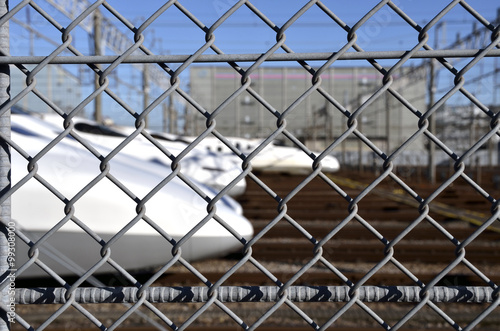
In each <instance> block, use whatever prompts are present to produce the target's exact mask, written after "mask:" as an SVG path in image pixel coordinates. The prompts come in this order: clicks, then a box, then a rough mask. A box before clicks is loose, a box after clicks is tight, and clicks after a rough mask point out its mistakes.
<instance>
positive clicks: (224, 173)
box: [43, 114, 246, 196]
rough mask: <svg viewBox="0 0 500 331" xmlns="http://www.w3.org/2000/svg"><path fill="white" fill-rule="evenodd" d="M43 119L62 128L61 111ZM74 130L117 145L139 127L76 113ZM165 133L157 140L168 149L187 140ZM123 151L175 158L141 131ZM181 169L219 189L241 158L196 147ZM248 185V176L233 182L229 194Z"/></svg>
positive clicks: (152, 158) (151, 158)
mask: <svg viewBox="0 0 500 331" xmlns="http://www.w3.org/2000/svg"><path fill="white" fill-rule="evenodd" d="M43 119H44V120H45V121H47V122H48V123H51V124H53V125H54V127H56V128H57V129H58V130H59V131H61V130H62V125H63V120H62V118H61V117H60V116H59V115H56V114H52V115H47V114H45V115H43ZM72 121H73V122H74V123H75V126H74V131H75V132H76V133H77V134H78V135H80V136H81V137H83V138H85V139H87V140H88V141H90V142H91V144H93V145H96V148H98V149H99V148H100V147H104V148H105V149H108V150H110V149H114V148H116V147H117V146H118V145H119V144H120V143H122V141H123V140H124V139H125V138H126V137H127V136H129V135H131V134H132V133H133V131H135V130H136V129H135V128H133V127H117V126H113V127H110V126H104V125H101V124H98V123H97V122H95V121H91V120H87V119H83V118H80V117H75V118H73V119H72ZM165 137H166V135H165V134H163V135H162V136H161V139H158V141H159V142H160V143H161V145H163V147H165V148H166V149H167V150H168V152H170V153H171V154H173V155H174V156H178V155H179V154H180V153H181V152H182V151H183V150H184V149H186V147H187V144H186V143H184V142H181V141H174V140H168V139H165ZM120 153H121V154H125V155H129V156H132V157H134V158H138V159H141V160H144V161H147V162H154V163H158V164H160V165H163V166H165V167H167V168H170V166H171V163H172V160H171V159H170V158H169V157H168V156H167V155H165V154H164V153H163V152H162V151H161V150H160V149H159V148H158V147H157V146H154V145H153V144H152V143H151V142H150V141H148V140H147V139H146V138H145V137H143V136H142V135H141V134H139V135H138V136H136V137H135V138H134V140H132V141H131V142H129V143H128V144H127V145H126V146H125V147H124V148H123V149H122V150H121V151H120ZM180 165H181V172H182V173H183V174H184V175H186V176H188V177H190V178H192V179H194V180H196V181H197V182H200V183H203V184H205V185H207V186H210V187H213V188H214V189H216V190H218V191H220V190H222V189H223V188H225V187H226V186H227V185H228V184H230V183H231V182H232V181H233V180H234V179H235V178H236V177H237V176H238V175H239V174H240V173H241V160H240V159H239V158H238V157H237V156H236V155H234V154H225V155H221V154H220V153H214V152H211V151H209V150H207V149H204V148H203V149H202V148H196V147H195V148H194V149H193V150H191V151H190V152H189V153H188V154H186V155H185V156H184V157H183V158H182V160H181V161H180ZM245 189H246V181H245V179H241V180H239V181H237V182H235V183H234V185H233V187H232V189H231V190H229V192H228V193H229V194H230V195H232V196H237V195H241V194H243V192H244V191H245Z"/></svg>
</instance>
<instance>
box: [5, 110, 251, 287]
mask: <svg viewBox="0 0 500 331" xmlns="http://www.w3.org/2000/svg"><path fill="white" fill-rule="evenodd" d="M11 126H12V132H11V135H12V140H13V141H14V142H15V143H16V144H17V145H19V146H20V147H21V148H22V149H23V150H24V151H25V152H26V153H27V154H29V156H30V157H31V158H34V157H36V155H38V153H39V152H40V151H41V150H42V149H44V148H45V146H47V144H49V143H50V141H51V140H52V139H53V138H54V136H55V134H54V131H53V129H54V128H53V127H52V125H50V124H47V122H45V121H44V120H41V119H39V118H36V117H34V116H30V115H26V114H13V115H12V124H11ZM98 151H99V153H102V155H101V157H100V158H97V157H96V156H94V155H92V153H91V152H90V151H88V150H87V149H86V148H84V147H82V146H81V144H80V143H78V142H77V141H76V140H74V139H73V138H71V137H68V138H64V139H63V140H62V141H61V142H59V143H57V144H56V145H54V146H53V147H52V148H51V149H50V150H49V151H48V152H47V153H46V154H44V155H43V156H42V157H41V158H40V159H39V160H38V161H37V162H36V167H37V172H36V173H37V175H36V176H37V178H30V179H29V180H28V181H27V182H26V183H25V184H24V185H22V186H20V187H19V188H18V189H17V190H16V191H15V192H14V193H13V194H12V197H11V199H12V220H13V221H15V222H16V227H17V228H18V229H19V230H20V231H21V232H22V233H24V234H25V235H26V236H28V238H30V239H31V240H32V241H33V242H36V240H37V239H38V238H40V237H42V236H43V235H44V234H45V233H47V231H50V230H51V229H52V228H53V227H56V228H58V227H59V225H60V224H63V223H64V224H63V225H62V226H61V227H60V228H58V229H57V231H56V232H55V233H54V234H52V235H51V236H50V237H49V238H48V239H47V240H46V242H45V244H43V245H41V246H40V247H39V248H40V250H39V252H40V260H41V261H42V262H43V263H45V264H46V265H47V266H49V267H50V268H51V269H52V270H54V271H55V272H57V273H58V274H59V275H72V274H81V273H82V272H84V271H85V270H88V269H89V268H91V267H92V266H94V265H95V264H96V263H97V262H98V261H99V260H100V259H101V248H102V245H101V243H102V242H101V243H100V242H99V241H101V240H103V241H104V242H108V241H109V240H110V239H111V238H113V236H115V235H116V234H117V233H118V232H119V231H121V230H122V229H124V228H125V227H126V226H127V224H129V223H130V222H133V221H134V220H137V222H135V223H134V225H133V226H132V227H131V228H130V229H128V230H127V231H126V232H125V233H124V234H123V236H121V237H120V238H118V239H117V240H116V241H115V242H114V243H113V244H112V245H111V246H110V251H109V252H108V253H110V255H109V258H110V259H112V260H113V261H114V262H116V263H117V264H119V265H120V266H121V267H123V268H125V269H126V270H140V269H147V268H151V267H155V266H159V265H163V264H165V263H166V262H167V261H169V259H171V258H172V253H171V251H172V244H171V243H170V242H169V241H168V240H167V239H173V240H175V241H176V242H178V241H179V240H181V238H183V237H184V236H185V235H186V234H187V233H189V232H190V231H191V230H192V229H193V227H195V226H196V225H197V224H198V223H199V222H200V221H202V220H203V219H204V218H205V217H206V216H207V215H208V212H207V205H208V202H207V201H209V200H210V199H211V198H213V197H214V196H215V194H216V192H215V191H214V190H213V189H211V188H209V187H207V186H205V185H203V184H200V183H196V182H194V183H195V184H196V185H197V186H198V187H199V188H200V189H201V191H202V192H203V194H202V196H200V195H199V194H198V193H195V192H194V191H193V190H192V189H191V188H189V187H188V186H187V185H186V184H185V183H184V182H182V181H181V180H180V179H179V178H177V177H175V178H174V179H173V180H171V181H170V182H168V184H166V185H165V186H164V187H163V188H161V189H160V190H159V191H158V192H157V193H156V194H154V195H152V196H151V197H150V198H149V199H148V200H147V201H146V202H145V204H144V207H145V208H144V209H143V210H144V211H145V217H141V216H142V215H140V216H138V214H137V212H138V211H137V210H136V207H137V204H138V202H139V201H142V200H143V199H144V198H145V197H146V196H148V194H149V193H150V192H151V191H152V190H153V189H154V188H155V187H157V185H158V184H159V183H160V182H162V181H163V179H164V178H165V177H167V176H168V175H169V173H171V170H170V169H168V168H167V167H165V166H163V165H159V164H155V163H153V162H144V160H140V159H137V158H134V157H131V156H130V155H125V154H120V153H119V154H117V155H116V156H115V157H113V158H112V159H111V161H110V162H109V173H108V175H107V176H106V177H104V178H102V179H101V180H100V181H98V182H97V184H95V185H94V186H91V187H90V186H88V185H89V183H90V182H93V181H95V180H96V179H97V178H100V177H101V176H102V175H101V161H102V159H103V157H104V156H106V155H107V153H109V150H107V149H106V147H103V146H100V147H99V148H98ZM106 152H107V153H106ZM27 166H28V161H27V160H26V159H25V158H24V157H23V156H21V155H20V154H19V153H18V152H16V151H14V150H13V151H12V182H13V185H15V184H16V183H17V182H19V181H20V180H22V179H23V178H25V177H26V176H29V174H28V170H27ZM107 170H108V169H105V171H107ZM40 182H46V183H48V184H49V185H50V186H51V187H52V191H53V192H51V191H50V190H49V189H48V188H47V187H46V186H44V185H42V184H41V183H40ZM81 190H83V191H85V194H83V195H81V196H80V194H79V192H81ZM54 192H55V193H54ZM68 202H70V203H69V205H70V206H71V208H68ZM215 207H216V218H217V219H218V220H222V221H223V222H224V223H225V225H224V226H223V225H221V223H219V222H218V221H217V220H216V219H215V218H210V220H209V221H208V222H207V223H206V224H205V225H203V226H202V227H201V228H200V229H199V230H198V231H196V232H195V233H194V234H193V235H192V236H191V237H190V239H189V240H187V241H185V242H184V243H183V244H182V245H181V247H180V248H181V256H182V258H184V259H187V260H197V259H204V258H211V257H219V256H224V255H227V254H229V253H231V252H234V251H237V250H239V249H241V248H242V247H243V244H242V243H241V242H240V240H239V238H240V237H241V238H245V239H246V240H248V239H249V238H251V236H252V235H253V228H252V225H251V224H250V222H249V221H248V220H247V219H246V218H245V217H244V216H243V215H242V210H241V206H240V205H239V204H238V203H236V202H235V201H234V200H233V199H232V198H230V197H226V196H224V197H223V198H221V199H220V200H219V201H217V203H216V204H215ZM66 219H69V220H68V221H67V222H65V221H66ZM87 231H89V232H91V233H92V235H89V234H88V233H87ZM235 235H236V236H237V237H238V238H236V237H235ZM20 240H21V239H20V238H18V242H17V245H16V260H17V261H16V262H17V263H16V266H17V268H20V267H21V266H22V265H23V263H24V262H26V261H27V260H28V258H27V252H28V246H27V245H26V244H25V243H24V242H21V241H20ZM113 270H115V269H114V268H113V267H112V266H111V265H110V264H109V263H105V264H104V265H103V266H102V267H100V268H99V269H98V270H97V272H98V273H99V272H110V271H113ZM43 275H46V273H45V272H44V271H43V270H42V269H41V268H40V267H38V266H36V265H32V266H30V267H29V268H27V269H26V270H25V271H24V272H23V273H22V274H21V275H20V277H35V276H43Z"/></svg>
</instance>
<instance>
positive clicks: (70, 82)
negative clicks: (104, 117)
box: [10, 65, 82, 113]
mask: <svg viewBox="0 0 500 331" xmlns="http://www.w3.org/2000/svg"><path fill="white" fill-rule="evenodd" d="M10 74H11V91H12V93H11V95H17V94H19V93H20V92H21V91H22V90H23V89H25V88H26V75H25V74H24V73H23V72H22V71H20V70H19V69H17V68H12V69H11V71H10ZM35 79H36V86H35V88H36V90H37V91H38V92H39V93H40V94H42V95H43V96H45V97H46V98H47V99H48V100H50V101H51V102H53V103H54V104H55V105H56V106H57V107H59V109H61V110H62V111H64V112H66V113H69V112H70V111H71V110H73V108H75V107H76V106H77V105H78V104H79V103H80V102H81V101H82V97H81V95H82V84H81V80H80V79H79V78H78V77H77V76H75V75H73V74H72V73H70V72H69V71H67V70H65V69H64V68H63V67H62V66H59V65H48V66H45V67H44V68H43V69H42V70H41V71H40V72H39V73H37V74H36V76H35ZM17 106H18V107H20V108H22V109H23V110H25V111H30V112H37V113H46V112H49V111H50V112H53V110H52V107H49V106H48V105H47V104H46V103H45V102H43V101H42V100H41V99H40V98H39V97H38V96H36V95H35V94H34V93H28V94H27V95H26V96H25V97H24V98H23V99H21V101H20V102H18V103H17Z"/></svg>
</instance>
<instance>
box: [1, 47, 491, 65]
mask: <svg viewBox="0 0 500 331" xmlns="http://www.w3.org/2000/svg"><path fill="white" fill-rule="evenodd" d="M481 51H482V50H481V49H465V50H463V49H442V50H425V51H417V52H415V53H414V54H413V55H412V56H411V58H413V59H428V58H466V57H474V56H476V55H477V54H478V53H479V52H481ZM407 53H408V51H371V52H347V53H344V54H342V55H341V56H340V57H339V58H338V59H339V60H370V59H401V58H402V57H404V56H405V55H406V54H407ZM335 54H336V53H328V52H323V53H283V54H281V53H278V54H272V55H270V56H269V57H267V58H266V61H268V62H277V61H305V60H310V61H325V60H328V59H329V58H330V57H332V56H334V55H335ZM191 56H192V55H130V56H128V57H126V58H125V59H122V60H121V63H183V62H185V61H186V60H187V59H188V58H189V57H191ZM261 56H262V54H203V55H200V56H198V57H197V58H196V59H195V60H194V62H197V63H211V62H255V61H257V60H258V58H259V57H261ZM485 56H486V57H499V56H500V49H492V50H490V51H489V52H488V53H487V54H486V55H485ZM118 57H119V56H118V55H96V56H94V55H86V56H57V57H54V58H53V59H52V60H50V62H49V63H50V64H106V63H112V62H114V61H116V59H118ZM45 59H46V57H45V56H1V57H0V64H39V63H41V62H42V61H43V60H45Z"/></svg>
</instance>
